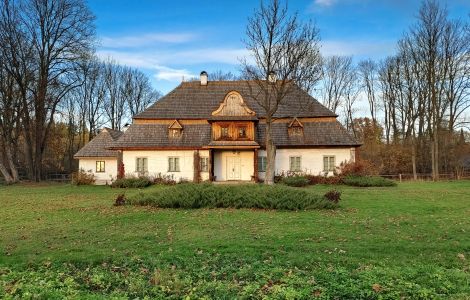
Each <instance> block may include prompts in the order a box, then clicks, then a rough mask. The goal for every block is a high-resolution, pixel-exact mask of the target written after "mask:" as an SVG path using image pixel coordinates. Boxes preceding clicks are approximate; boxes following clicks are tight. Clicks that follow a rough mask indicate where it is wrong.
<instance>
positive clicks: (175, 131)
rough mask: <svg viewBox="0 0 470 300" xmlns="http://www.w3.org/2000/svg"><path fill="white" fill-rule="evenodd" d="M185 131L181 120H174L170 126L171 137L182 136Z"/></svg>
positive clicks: (169, 134)
mask: <svg viewBox="0 0 470 300" xmlns="http://www.w3.org/2000/svg"><path fill="white" fill-rule="evenodd" d="M182 133H183V126H181V124H180V122H178V121H177V120H174V121H173V123H171V125H170V126H169V127H168V137H169V138H171V139H176V138H179V137H181V134H182Z"/></svg>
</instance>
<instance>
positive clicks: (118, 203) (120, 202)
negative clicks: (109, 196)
mask: <svg viewBox="0 0 470 300" xmlns="http://www.w3.org/2000/svg"><path fill="white" fill-rule="evenodd" d="M124 204H126V198H125V196H124V194H119V195H117V197H116V201H115V202H114V206H122V205H124Z"/></svg>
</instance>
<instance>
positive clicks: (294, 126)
mask: <svg viewBox="0 0 470 300" xmlns="http://www.w3.org/2000/svg"><path fill="white" fill-rule="evenodd" d="M287 131H288V133H289V136H300V135H303V133H304V125H303V124H302V122H300V120H299V119H297V118H296V117H294V119H293V120H292V121H291V122H290V123H289V126H288V127H287Z"/></svg>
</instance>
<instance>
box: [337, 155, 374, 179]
mask: <svg viewBox="0 0 470 300" xmlns="http://www.w3.org/2000/svg"><path fill="white" fill-rule="evenodd" d="M338 170H339V174H341V176H342V177H345V176H371V175H378V174H379V169H378V168H377V166H375V165H374V164H373V163H372V162H370V161H368V160H365V159H360V160H357V161H354V162H347V163H345V162H342V163H341V165H340V166H339V168H338Z"/></svg>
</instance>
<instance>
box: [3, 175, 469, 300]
mask: <svg viewBox="0 0 470 300" xmlns="http://www.w3.org/2000/svg"><path fill="white" fill-rule="evenodd" d="M161 188H162V187H159V186H153V187H150V188H148V189H147V190H154V191H158V190H159V189H161ZM335 188H338V189H339V190H340V191H341V192H342V199H343V200H342V201H341V202H340V205H341V207H340V208H339V209H336V210H314V211H297V212H295V211H294V212H288V211H273V210H246V209H241V210H237V209H197V210H182V209H177V210H173V209H155V208H149V207H135V206H124V207H114V206H113V202H114V198H115V196H116V195H117V194H119V193H122V190H119V189H111V188H109V187H95V186H78V187H77V186H71V185H14V186H0V220H1V222H0V251H1V252H0V298H9V297H10V298H12V297H23V298H33V296H36V298H43V299H46V298H47V299H51V298H56V299H61V298H63V297H70V298H90V299H97V298H105V297H116V298H136V297H140V298H143V297H144V296H149V297H151V298H165V297H174V298H182V297H185V296H190V298H201V297H206V298H234V297H239V298H263V297H268V298H278V299H285V298H290V299H298V298H312V297H318V298H323V299H328V298H347V299H351V298H366V299H374V298H377V299H378V298H382V299H397V298H400V297H402V296H403V297H405V298H411V299H420V298H421V299H429V298H432V297H435V298H446V299H447V298H454V299H468V295H470V274H469V272H470V271H469V268H470V266H469V260H470V182H469V181H461V182H439V183H423V182H420V183H403V184H399V185H398V186H397V187H394V188H354V187H345V186H335ZM307 189H312V190H313V191H315V192H318V193H321V194H323V193H325V192H326V191H328V190H330V189H331V187H329V186H321V185H319V186H313V187H308V188H307ZM136 192H137V191H135V190H127V191H126V193H136Z"/></svg>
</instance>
